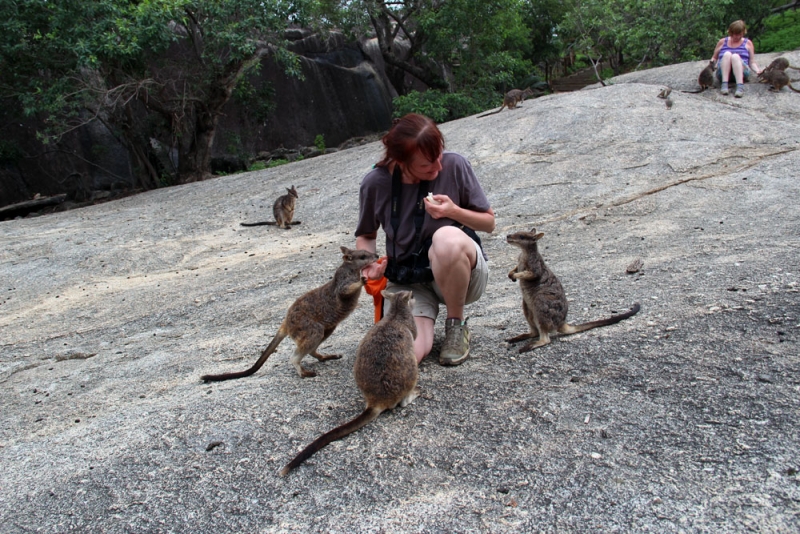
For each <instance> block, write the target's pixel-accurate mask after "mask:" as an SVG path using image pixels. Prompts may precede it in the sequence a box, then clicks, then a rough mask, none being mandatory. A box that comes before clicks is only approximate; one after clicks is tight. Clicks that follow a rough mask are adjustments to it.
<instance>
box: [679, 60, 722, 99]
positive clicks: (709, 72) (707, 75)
mask: <svg viewBox="0 0 800 534" xmlns="http://www.w3.org/2000/svg"><path fill="white" fill-rule="evenodd" d="M697 83H698V84H700V89H698V90H696V91H682V92H684V93H702V92H703V91H705V90H706V89H710V88H712V87H714V61H713V60H712V61H709V62H708V65H707V66H706V68H704V69H703V70H701V71H700V76H698V77H697Z"/></svg>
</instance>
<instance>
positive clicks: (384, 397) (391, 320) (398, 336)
mask: <svg viewBox="0 0 800 534" xmlns="http://www.w3.org/2000/svg"><path fill="white" fill-rule="evenodd" d="M382 294H383V296H384V298H387V299H389V300H390V301H391V303H392V305H391V308H390V309H389V312H388V314H387V315H385V316H384V317H383V319H381V320H380V321H379V322H378V323H377V324H376V325H374V326H373V327H372V328H371V329H370V331H369V332H367V335H365V336H364V339H362V340H361V343H359V344H358V349H357V350H356V363H355V366H354V368H353V374H354V376H355V379H356V385H357V386H358V389H360V390H361V393H362V394H363V395H364V400H366V402H367V407H366V408H365V409H364V411H363V412H362V413H361V415H359V416H358V417H356V418H355V419H353V420H352V421H350V422H349V423H345V424H343V425H341V426H338V427H336V428H334V429H333V430H331V431H330V432H328V433H326V434H323V435H322V436H320V437H318V438H317V439H316V440H314V441H313V442H311V444H310V445H309V446H308V447H306V448H305V449H303V450H302V451H301V452H300V454H298V455H297V456H296V457H295V459H294V460H292V461H291V462H289V463H288V464H286V467H284V468H283V469H281V472H280V475H281V476H286V475H288V474H289V471H291V470H292V469H294V468H295V467H297V466H298V465H300V464H301V463H303V462H304V461H306V460H307V459H308V458H310V457H311V455H312V454H314V453H315V452H317V451H318V450H320V449H321V448H323V447H325V446H326V445H328V444H329V443H331V442H332V441H336V440H337V439H341V438H343V437H345V436H346V435H348V434H351V433H353V432H355V431H356V430H358V429H359V428H361V427H362V426H364V425H366V424H367V423H369V422H370V421H372V420H373V419H375V418H376V417H378V416H379V415H380V414H381V413H382V412H384V411H386V410H391V409H392V408H394V407H396V406H397V405H400V406H401V407H403V408H405V407H406V406H408V405H409V404H410V403H411V402H412V401H413V400H414V399H416V398H417V395H419V390H417V377H418V376H419V372H418V370H417V359H416V358H415V357H414V339H415V338H416V337H417V326H416V324H415V323H414V316H413V315H412V314H411V308H412V306H413V304H414V299H413V298H412V294H411V291H398V292H397V293H394V294H392V293H389V292H387V291H383V292H382Z"/></svg>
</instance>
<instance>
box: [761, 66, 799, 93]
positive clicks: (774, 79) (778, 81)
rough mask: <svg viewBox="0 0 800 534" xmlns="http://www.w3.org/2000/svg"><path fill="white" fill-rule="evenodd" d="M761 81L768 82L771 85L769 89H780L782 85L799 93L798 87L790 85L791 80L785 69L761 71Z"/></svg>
mask: <svg viewBox="0 0 800 534" xmlns="http://www.w3.org/2000/svg"><path fill="white" fill-rule="evenodd" d="M761 76H762V77H763V78H762V81H764V82H766V83H768V84H770V85H771V86H772V87H770V88H769V90H770V91H780V90H781V89H783V88H784V87H787V86H788V87H789V89H791V90H792V91H794V92H795V93H800V90H799V89H795V88H794V87H792V82H791V81H790V80H789V75H788V74H786V72H785V71H782V70H773V71H772V72H766V73H765V72H762V73H761Z"/></svg>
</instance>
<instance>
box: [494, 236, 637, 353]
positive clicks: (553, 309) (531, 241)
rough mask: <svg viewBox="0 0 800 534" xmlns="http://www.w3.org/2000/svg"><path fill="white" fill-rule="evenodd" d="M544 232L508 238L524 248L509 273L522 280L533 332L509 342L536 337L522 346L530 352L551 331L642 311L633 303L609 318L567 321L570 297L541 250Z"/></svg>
mask: <svg viewBox="0 0 800 534" xmlns="http://www.w3.org/2000/svg"><path fill="white" fill-rule="evenodd" d="M542 236H544V234H541V233H540V234H537V233H536V229H535V228H534V229H533V230H531V231H530V232H517V233H515V234H510V235H509V236H508V237H506V241H508V243H509V244H511V245H514V246H517V247H519V248H520V249H522V253H520V255H519V261H518V263H517V266H516V267H514V268H513V269H512V270H511V271H510V272H509V273H508V277H509V278H510V279H511V281H512V282H516V281H517V280H519V284H520V286H519V287H520V289H521V290H522V312H523V313H524V314H525V319H526V320H527V321H528V325H530V333H527V334H522V335H519V336H516V337H512V338H510V339H507V340H506V341H508V342H509V343H517V342H518V341H523V340H526V339H531V338H536V337H538V339H534V340H533V341H531V342H530V343H528V344H527V345H525V346H524V347H522V348H521V349H519V351H520V352H527V351H530V350H533V349H535V348H537V347H541V346H544V345H547V344H548V343H550V334H551V333H554V332H558V333H559V334H562V335H568V334H576V333H578V332H584V331H586V330H590V329H592V328H597V327H598V326H608V325H611V324H615V323H618V322H620V321H622V320H624V319H627V318H628V317H631V316H633V315H636V313H638V312H639V309H640V307H639V304H638V303H636V304H634V305H633V307H632V308H631V310H630V311H628V312H625V313H622V314H619V315H612V316H611V317H608V318H606V319H600V320H598V321H591V322H588V323H583V324H579V325H571V324H568V323H567V309H568V307H569V305H568V304H567V297H566V295H565V294H564V288H563V287H561V282H560V281H559V280H558V277H556V275H555V274H553V271H551V270H550V269H549V268H548V267H547V265H545V263H544V258H542V255H541V254H540V253H539V250H538V245H537V243H538V241H539V240H540V239H541V238H542Z"/></svg>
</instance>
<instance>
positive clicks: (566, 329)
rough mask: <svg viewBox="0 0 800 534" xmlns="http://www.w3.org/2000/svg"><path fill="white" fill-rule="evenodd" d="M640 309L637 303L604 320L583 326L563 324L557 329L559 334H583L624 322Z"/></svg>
mask: <svg viewBox="0 0 800 534" xmlns="http://www.w3.org/2000/svg"><path fill="white" fill-rule="evenodd" d="M640 309H642V307H641V306H639V303H638V302H637V303H635V304H634V305H633V307H632V308H631V309H630V310H629V311H626V312H625V313H620V314H619V315H612V316H611V317H607V318H606V319H599V320H597V321H590V322H588V323H583V324H576V325H571V324H564V326H562V327H561V328H559V329H558V332H559V334H577V333H578V332H585V331H587V330H591V329H592V328H597V327H598V326H608V325H611V324H616V323H618V322H620V321H624V320H625V319H627V318H629V317H633V316H634V315H636V314H637V313H639V310H640Z"/></svg>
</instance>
